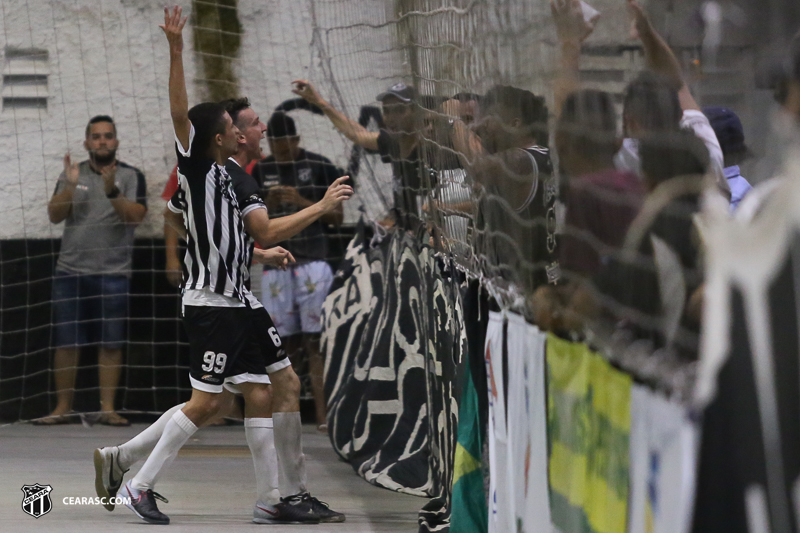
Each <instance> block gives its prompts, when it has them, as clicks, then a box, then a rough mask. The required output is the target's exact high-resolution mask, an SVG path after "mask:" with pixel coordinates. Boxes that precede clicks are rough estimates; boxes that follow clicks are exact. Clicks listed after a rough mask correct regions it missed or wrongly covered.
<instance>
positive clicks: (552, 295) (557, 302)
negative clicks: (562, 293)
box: [528, 285, 564, 331]
mask: <svg viewBox="0 0 800 533" xmlns="http://www.w3.org/2000/svg"><path fill="white" fill-rule="evenodd" d="M528 303H529V305H530V307H531V308H532V309H533V321H534V323H535V324H536V325H537V326H539V328H540V329H541V330H542V331H557V330H559V329H561V325H562V321H563V316H562V313H563V311H564V308H563V303H562V302H561V298H559V296H558V290H557V289H556V288H555V287H552V286H550V285H545V286H542V287H539V288H538V289H536V292H534V293H533V294H532V295H531V296H529V302H528Z"/></svg>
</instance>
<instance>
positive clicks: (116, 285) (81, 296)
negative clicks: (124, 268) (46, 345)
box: [53, 270, 130, 349]
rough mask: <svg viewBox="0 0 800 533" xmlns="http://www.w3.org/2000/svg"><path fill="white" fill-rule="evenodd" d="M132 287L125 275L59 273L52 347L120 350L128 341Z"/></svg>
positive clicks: (55, 287)
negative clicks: (95, 347) (92, 345)
mask: <svg viewBox="0 0 800 533" xmlns="http://www.w3.org/2000/svg"><path fill="white" fill-rule="evenodd" d="M129 286H130V281H129V280H128V278H127V277H125V276H108V275H89V274H71V273H68V272H63V271H58V270H57V271H56V274H55V277H54V278H53V346H54V347H56V348H66V347H75V346H86V345H90V344H99V345H101V346H103V347H104V348H109V349H117V348H121V347H122V344H123V343H124V342H125V340H126V339H127V329H128V288H129Z"/></svg>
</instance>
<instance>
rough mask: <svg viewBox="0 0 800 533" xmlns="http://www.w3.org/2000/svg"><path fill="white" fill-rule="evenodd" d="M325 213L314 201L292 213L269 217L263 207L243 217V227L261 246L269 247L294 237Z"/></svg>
mask: <svg viewBox="0 0 800 533" xmlns="http://www.w3.org/2000/svg"><path fill="white" fill-rule="evenodd" d="M323 214H325V211H324V209H323V207H322V206H321V205H320V204H319V203H316V204H314V205H312V206H310V207H306V208H305V209H303V210H301V211H298V212H297V213H294V214H292V215H288V216H285V217H281V218H275V219H270V218H269V217H268V216H267V211H266V210H265V209H255V210H253V211H251V212H250V213H249V214H248V215H247V216H246V217H245V219H244V225H245V229H246V230H247V233H249V234H250V236H251V237H253V239H255V241H256V242H257V243H258V245H259V246H261V247H262V248H269V247H271V246H274V245H276V244H277V243H279V242H283V241H285V240H286V239H290V238H291V237H294V236H295V235H297V234H298V233H300V232H301V231H303V230H304V229H305V228H307V227H308V226H310V225H311V224H313V223H314V222H316V221H317V220H319V219H320V218H321V217H322V215H323Z"/></svg>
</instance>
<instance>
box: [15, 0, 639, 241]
mask: <svg viewBox="0 0 800 533" xmlns="http://www.w3.org/2000/svg"><path fill="white" fill-rule="evenodd" d="M504 1H505V2H508V1H509V0H504ZM501 3H502V2H501ZM511 3H512V4H513V3H515V2H514V1H511ZM539 3H541V4H542V5H538V4H539ZM184 4H187V7H185V9H186V10H187V12H188V11H189V8H188V4H189V3H188V2H184ZM595 4H596V5H597V6H598V7H599V8H600V9H601V10H603V11H604V16H607V18H608V19H609V21H608V22H610V21H611V20H616V19H619V18H620V17H619V16H617V15H619V13H614V14H613V16H608V15H612V13H611V12H613V11H615V10H616V11H619V9H618V7H619V6H617V5H616V3H612V2H610V1H607V0H597V1H596V2H595ZM612 5H613V8H611V6H612ZM545 8H546V2H545V1H544V0H541V1H540V2H538V3H537V5H536V6H535V9H532V11H531V13H536V15H537V16H536V20H532V21H531V25H532V26H531V27H532V28H537V27H545V26H546V25H547V23H548V22H549V20H545V18H547V15H546V14H545V15H543V16H539V14H540V13H545V11H546V9H545ZM393 10H394V0H385V1H377V0H375V1H369V2H365V1H361V0H296V1H289V0H239V19H240V21H241V22H242V24H243V27H244V35H243V37H242V47H241V58H240V59H239V60H237V72H238V74H239V77H240V80H241V94H242V95H246V96H249V97H250V99H251V101H252V102H253V105H254V108H255V110H256V111H257V112H258V113H259V114H260V115H261V116H262V118H264V119H265V120H266V119H267V118H268V117H269V115H270V113H271V110H272V109H274V107H275V106H276V105H278V104H279V103H280V102H282V101H283V100H285V99H287V98H291V97H292V96H293V95H292V94H291V92H290V89H291V81H292V80H293V79H295V78H308V79H311V80H312V81H314V82H315V83H317V85H318V86H319V88H320V91H321V92H322V93H323V95H324V96H325V97H327V98H328V99H329V100H330V101H332V102H333V103H334V104H335V105H337V106H339V107H341V108H343V109H344V110H345V112H347V113H348V114H349V115H350V116H352V117H355V116H356V115H357V113H358V110H359V108H360V106H361V105H364V104H369V103H375V96H376V95H377V94H378V93H379V92H381V91H382V90H384V89H385V88H386V87H387V86H389V85H391V84H392V83H394V82H396V81H398V80H400V79H404V80H406V81H410V79H409V77H408V75H409V73H410V67H409V65H408V62H407V60H406V54H405V52H404V51H403V50H402V49H400V48H399V47H398V45H397V39H396V26H395V24H392V23H390V24H386V23H387V22H388V21H390V20H392V19H394V14H393ZM0 17H1V18H0V51H2V50H5V49H7V47H16V48H31V47H35V48H42V49H45V50H47V51H48V53H49V60H48V66H47V72H46V73H47V74H48V75H49V80H48V89H47V91H48V96H49V98H48V108H47V110H46V111H39V110H24V111H14V110H3V111H2V112H0V169H1V170H0V238H3V239H8V238H49V237H57V236H59V235H60V234H61V231H62V227H63V225H57V226H54V225H51V224H50V223H49V221H48V220H47V212H46V205H47V201H48V199H49V198H50V196H51V194H52V191H53V188H54V186H55V183H56V180H57V178H58V175H59V173H60V172H61V168H62V162H61V161H62V158H63V155H64V153H65V152H66V151H67V150H69V151H70V152H71V153H72V154H74V156H75V157H76V158H78V159H84V158H85V157H86V152H85V150H84V149H83V147H82V143H83V139H84V128H85V125H86V122H87V121H88V119H89V118H90V117H91V116H93V115H97V114H110V115H112V116H113V117H114V118H115V120H116V122H117V127H118V131H119V138H120V148H119V153H118V157H119V159H120V160H122V161H125V162H127V163H130V164H132V165H134V166H137V167H139V168H141V169H142V170H143V171H144V172H145V174H146V177H147V183H148V195H149V198H150V200H151V203H150V207H151V209H150V212H149V214H148V217H147V220H146V222H145V223H144V224H143V225H142V226H141V227H140V228H139V229H138V230H137V231H138V234H139V235H140V236H152V235H160V234H161V210H162V205H163V204H162V202H161V200H160V193H161V190H162V189H163V186H164V183H165V182H166V179H167V176H168V174H169V172H170V170H171V168H172V166H173V165H174V148H173V145H172V128H171V124H170V119H169V103H168V98H167V74H168V54H167V46H166V40H165V39H164V37H163V35H162V33H161V30H160V29H159V28H158V24H159V22H161V21H162V20H163V3H162V2H161V1H156V0H66V1H60V0H3V1H2V5H1V7H0ZM623 20H624V19H623ZM607 25H608V26H611V27H613V28H614V31H615V34H616V35H619V32H620V30H621V27H620V26H624V22H623V23H622V24H620V23H619V21H617V23H616V24H608V23H607ZM314 28H317V31H316V32H315V31H314ZM608 29H609V28H606V30H603V29H598V36H597V37H596V39H597V40H598V41H600V42H603V41H606V40H607V39H609V38H610V35H611V33H610V32H609V31H607V30H608ZM545 33H546V34H547V35H549V33H550V32H545ZM185 34H186V35H185V37H186V38H185V42H186V51H185V53H184V58H185V60H186V74H187V78H188V79H189V80H193V79H195V77H196V76H195V72H196V68H197V66H198V65H197V64H196V63H195V61H194V55H193V53H192V39H191V34H190V32H189V31H188V30H187V31H186V32H185ZM533 34H534V35H535V34H536V32H535V31H534V32H533ZM541 38H542V39H545V34H544V33H543V34H542V35H541ZM5 59H6V58H5V56H3V57H2V63H0V64H1V65H2V66H3V68H4V69H6V70H7V69H8V68H9V66H8V62H7V61H6V60H5ZM542 68H545V67H544V66H543V67H542ZM522 70H525V69H522ZM534 70H536V69H534ZM545 70H547V68H545ZM201 77H202V76H201ZM195 92H196V91H195V85H194V84H193V83H190V84H189V99H190V102H191V103H195V102H196V101H197V99H196V98H195ZM293 116H294V117H295V118H296V120H297V124H298V129H299V132H300V134H301V136H302V138H303V144H304V145H305V146H306V147H307V148H308V149H310V150H312V151H316V152H319V153H322V154H323V155H326V156H328V157H330V158H331V159H333V160H334V161H335V162H336V163H337V164H339V165H341V166H345V165H346V163H347V158H348V156H349V149H350V144H349V143H348V142H345V140H344V139H343V138H342V137H341V136H340V135H338V134H337V133H336V132H335V131H334V130H333V128H332V126H331V124H330V123H329V122H328V120H327V119H325V118H324V117H319V116H314V115H311V114H309V113H306V112H295V113H294V114H293ZM265 150H266V143H265ZM371 161H372V163H373V165H372V167H371V169H368V168H362V176H361V177H360V180H359V182H358V189H359V190H360V199H355V200H354V201H351V202H350V203H349V205H348V206H347V209H346V219H347V220H350V221H353V220H355V219H356V217H357V215H358V213H357V209H358V207H359V205H363V206H364V207H365V210H366V211H367V213H368V214H369V215H371V216H378V215H379V214H380V212H381V211H382V210H383V206H382V205H381V202H380V194H379V193H382V195H383V196H384V197H391V189H390V188H391V184H390V182H391V179H390V174H391V171H390V169H389V167H388V166H387V165H382V164H380V163H379V162H378V161H377V160H376V158H372V160H371Z"/></svg>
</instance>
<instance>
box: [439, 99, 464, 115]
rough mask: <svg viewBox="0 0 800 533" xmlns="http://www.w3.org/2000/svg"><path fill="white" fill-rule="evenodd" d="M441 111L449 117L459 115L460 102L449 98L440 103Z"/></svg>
mask: <svg viewBox="0 0 800 533" xmlns="http://www.w3.org/2000/svg"><path fill="white" fill-rule="evenodd" d="M442 112H443V113H444V114H445V115H447V116H448V117H451V118H459V117H461V102H459V101H458V100H457V99H455V98H451V99H450V100H447V101H446V102H445V103H443V104H442Z"/></svg>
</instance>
